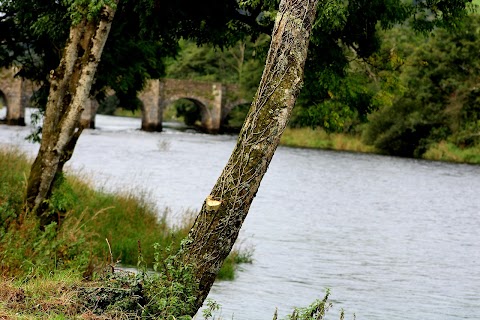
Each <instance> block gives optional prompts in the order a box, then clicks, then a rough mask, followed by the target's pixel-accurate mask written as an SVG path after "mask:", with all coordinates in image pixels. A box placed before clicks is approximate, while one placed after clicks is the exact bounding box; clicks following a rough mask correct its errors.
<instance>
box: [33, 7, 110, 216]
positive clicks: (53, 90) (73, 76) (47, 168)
mask: <svg viewBox="0 0 480 320" xmlns="http://www.w3.org/2000/svg"><path fill="white" fill-rule="evenodd" d="M117 3H118V1H117ZM114 15H115V8H113V7H109V6H106V7H104V8H103V10H102V12H101V14H100V17H99V18H98V19H97V20H94V21H89V20H87V19H86V18H85V19H84V20H83V21H81V22H80V23H78V24H76V25H72V27H71V28H70V35H69V39H68V41H67V44H66V46H65V50H64V52H63V56H62V59H61V61H60V64H59V66H58V67H57V69H56V70H55V71H53V70H52V72H51V73H50V92H49V96H48V101H47V106H46V112H45V118H44V122H43V129H42V142H41V145H40V150H39V152H38V154H37V157H36V159H35V161H34V163H33V165H32V168H31V172H30V176H29V178H28V182H27V192H26V199H25V209H26V212H27V213H29V212H31V213H35V214H36V215H37V216H39V217H40V218H41V226H45V225H47V224H48V223H50V222H52V221H53V218H54V217H48V216H47V215H45V214H44V213H45V212H44V211H45V208H46V207H47V204H46V203H47V200H48V198H49V197H50V195H51V193H52V188H53V185H54V181H55V179H56V178H57V177H58V176H59V175H61V172H62V169H63V166H64V164H65V162H67V161H68V160H69V159H70V157H71V156H72V153H73V150H74V148H75V144H76V141H77V140H78V138H79V136H80V134H81V132H82V130H83V128H80V127H79V120H80V116H81V113H82V111H83V109H84V105H85V104H86V103H87V100H88V98H89V93H90V89H91V86H92V83H93V79H94V77H95V72H96V69H97V66H98V63H99V61H100V58H101V56H102V52H103V48H104V45H105V42H106V40H107V38H108V34H109V32H110V27H111V24H112V20H113V17H114Z"/></svg>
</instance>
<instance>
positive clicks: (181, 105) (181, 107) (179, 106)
mask: <svg viewBox="0 0 480 320" xmlns="http://www.w3.org/2000/svg"><path fill="white" fill-rule="evenodd" d="M173 108H175V110H176V117H177V118H182V119H183V121H184V122H185V124H186V125H189V126H193V125H195V124H196V123H197V121H200V120H201V114H200V107H199V106H197V105H196V104H195V103H194V102H193V101H190V100H186V99H181V100H177V101H175V102H174V104H173Z"/></svg>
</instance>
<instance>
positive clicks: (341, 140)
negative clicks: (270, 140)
mask: <svg viewBox="0 0 480 320" xmlns="http://www.w3.org/2000/svg"><path fill="white" fill-rule="evenodd" d="M280 143H281V144H282V145H285V146H288V147H302V148H312V149H330V150H342V151H354V152H375V148H373V147H371V146H367V145H365V144H364V143H363V142H362V141H361V139H360V137H356V136H352V135H347V134H343V133H330V134H329V133H327V132H325V131H324V130H322V129H311V128H287V129H286V130H285V132H284V133H283V135H282V139H281V140H280Z"/></svg>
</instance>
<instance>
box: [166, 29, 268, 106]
mask: <svg viewBox="0 0 480 320" xmlns="http://www.w3.org/2000/svg"><path fill="white" fill-rule="evenodd" d="M268 44H269V37H267V36H262V37H259V38H257V39H256V40H252V38H250V37H249V38H246V39H244V40H241V41H238V42H237V43H235V44H234V45H232V46H230V47H227V48H223V49H220V48H218V47H217V48H216V47H214V46H213V45H202V46H197V45H196V44H195V43H194V42H192V41H186V40H181V41H180V42H179V45H180V52H179V55H178V56H177V57H176V58H175V59H170V60H169V61H168V63H167V70H166V76H167V77H168V78H178V79H192V80H200V81H218V82H222V83H237V84H239V85H240V88H241V90H242V95H243V96H244V97H245V98H247V99H250V98H252V97H253V95H254V94H255V90H256V88H257V86H258V83H259V82H260V77H261V75H262V71H263V64H264V61H265V56H266V52H267V48H268Z"/></svg>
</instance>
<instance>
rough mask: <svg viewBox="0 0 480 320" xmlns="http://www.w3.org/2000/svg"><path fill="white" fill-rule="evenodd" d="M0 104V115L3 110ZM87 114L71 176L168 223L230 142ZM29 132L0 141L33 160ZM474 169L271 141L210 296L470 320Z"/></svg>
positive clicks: (475, 287)
mask: <svg viewBox="0 0 480 320" xmlns="http://www.w3.org/2000/svg"><path fill="white" fill-rule="evenodd" d="M4 110H5V109H3V114H2V113H1V110H0V117H2V116H3V115H4ZM139 127H140V120H138V119H130V118H119V117H109V116H101V115H100V116H97V128H98V129H97V130H86V131H85V132H84V134H83V135H82V137H81V138H80V140H79V143H78V146H77V148H76V150H75V153H74V156H73V158H72V160H71V161H70V165H69V170H74V171H80V172H82V173H83V174H87V175H88V176H90V177H92V178H94V179H95V181H96V185H97V186H98V187H104V188H107V189H111V190H118V189H125V188H128V189H135V190H143V191H145V192H147V193H149V194H150V196H151V197H152V199H154V201H156V203H157V205H158V206H159V207H164V206H168V207H169V208H170V209H171V211H172V212H173V215H172V216H171V217H170V219H171V221H173V222H174V221H178V219H181V218H180V215H181V213H182V212H184V210H185V209H189V208H190V209H198V208H199V207H200V206H201V204H202V201H203V199H204V198H205V197H206V195H208V194H209V192H210V189H211V188H212V187H213V185H214V183H215V181H216V179H217V177H218V176H219V174H220V172H221V170H222V168H223V166H224V165H225V163H226V161H227V159H228V157H229V155H230V153H231V151H232V149H233V147H234V144H235V137H233V136H223V135H217V136H213V135H205V134H198V133H193V132H180V131H176V130H173V129H166V130H165V132H162V133H146V132H142V131H139V130H137V128H139ZM30 129H31V128H29V127H23V128H22V127H10V126H5V125H0V144H14V145H18V146H20V147H21V148H22V149H24V150H26V151H27V152H29V153H32V154H34V153H35V151H36V149H37V148H38V146H36V145H32V144H29V143H27V142H25V141H24V136H25V135H26V134H27V133H28V132H29V130H30ZM479 191H480V166H471V165H461V164H448V163H439V162H429V161H420V160H412V159H401V158H393V157H385V156H377V155H364V154H353V153H346V152H331V151H322V150H305V149H290V148H284V147H280V148H279V149H278V151H277V152H276V154H275V156H274V158H273V160H272V162H271V165H270V168H269V170H268V172H267V174H266V175H265V178H264V180H263V182H262V184H261V187H260V190H259V191H258V193H257V197H256V198H255V200H254V202H253V205H252V207H251V210H250V213H249V215H248V217H247V219H246V221H245V224H244V226H243V230H242V232H241V234H240V240H239V241H240V242H241V244H242V246H245V247H248V246H251V247H253V248H254V254H253V259H254V262H253V263H252V264H247V265H243V266H242V270H241V271H240V272H238V273H237V277H236V279H235V280H234V281H223V282H217V283H216V284H215V285H214V287H213V289H212V291H211V294H210V297H211V298H213V299H215V300H216V301H217V302H218V303H220V304H221V305H222V312H221V316H222V317H224V318H225V319H231V318H232V315H233V318H234V319H235V320H252V319H272V315H273V313H274V311H275V308H276V307H277V308H278V310H279V315H280V316H281V317H283V316H285V315H286V314H287V313H288V312H289V310H291V308H292V307H293V306H307V305H308V304H310V303H311V302H313V301H314V300H315V299H316V298H322V297H323V295H324V292H325V288H330V289H331V292H332V295H331V298H332V301H333V302H334V305H335V307H334V309H333V310H332V312H331V314H330V316H329V319H338V313H339V309H340V308H344V309H345V311H346V315H347V316H346V319H353V313H355V314H356V318H357V319H368V320H376V319H382V320H385V319H387V320H396V319H398V320H400V319H402V320H405V319H412V320H419V319H422V320H425V319H431V320H437V319H479V318H480V231H479V229H480V196H479Z"/></svg>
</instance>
